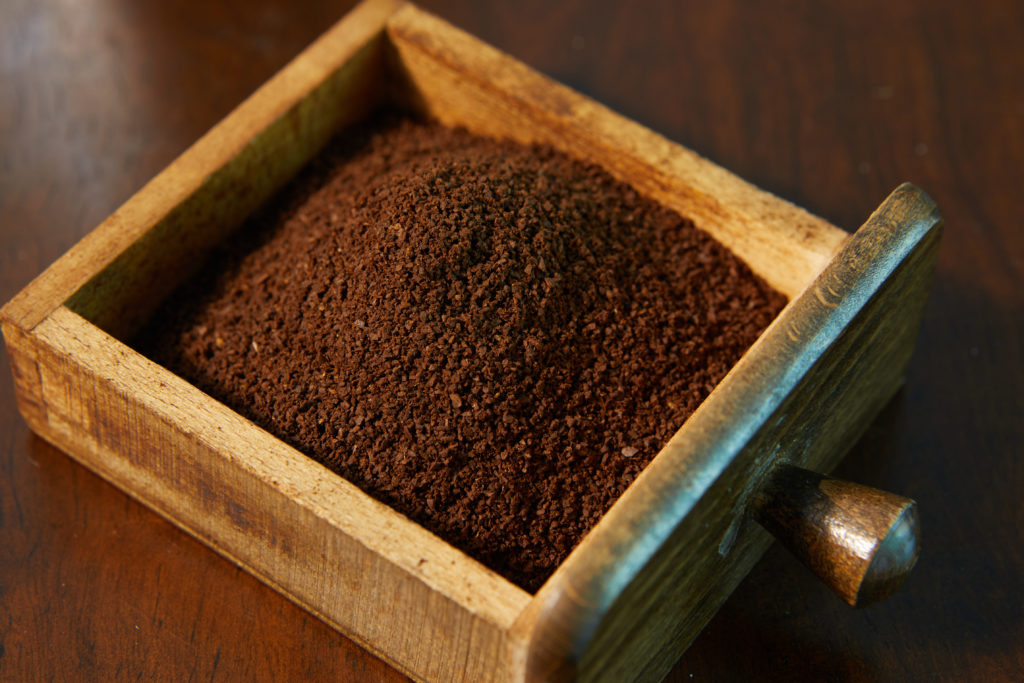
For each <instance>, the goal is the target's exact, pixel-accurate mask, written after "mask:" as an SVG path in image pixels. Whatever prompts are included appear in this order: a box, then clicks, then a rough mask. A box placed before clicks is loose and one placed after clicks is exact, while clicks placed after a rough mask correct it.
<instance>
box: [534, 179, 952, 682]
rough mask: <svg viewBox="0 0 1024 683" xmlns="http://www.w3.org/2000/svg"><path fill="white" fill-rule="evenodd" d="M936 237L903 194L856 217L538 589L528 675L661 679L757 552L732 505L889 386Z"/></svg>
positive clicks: (823, 463) (922, 205)
mask: <svg viewBox="0 0 1024 683" xmlns="http://www.w3.org/2000/svg"><path fill="white" fill-rule="evenodd" d="M940 234H941V221H940V218H939V216H938V214H937V211H936V209H935V206H934V204H933V203H932V202H931V200H930V199H929V198H928V197H927V196H925V195H923V194H922V193H921V192H920V191H919V190H918V189H917V188H914V187H913V186H911V185H904V186H901V187H900V188H898V189H897V190H896V191H894V192H893V193H892V195H890V197H889V198H888V199H887V200H886V201H885V202H884V203H883V205H882V206H881V207H879V209H878V210H877V211H876V212H875V213H874V214H872V216H871V218H870V219H869V220H868V221H867V222H866V223H865V224H864V226H863V227H862V228H861V229H860V230H858V231H857V233H856V234H855V235H854V236H853V238H852V239H851V240H850V241H849V242H848V243H847V244H846V246H845V247H844V248H843V249H842V250H841V251H840V252H839V254H837V255H836V258H835V259H834V260H833V262H832V263H831V264H829V266H828V267H827V268H826V269H825V270H824V271H823V272H822V274H821V275H820V276H819V277H818V278H817V279H816V280H815V281H814V282H813V283H812V284H811V285H810V286H808V287H807V290H806V291H805V292H804V293H803V294H802V295H801V296H800V297H799V298H798V299H796V300H794V301H792V302H791V303H790V305H789V306H788V307H787V308H786V309H785V310H784V311H783V312H782V313H781V314H780V315H779V317H778V318H777V319H776V320H775V322H774V323H772V325H771V326H770V327H769V328H768V330H766V331H765V333H764V334H763V335H762V337H761V338H760V339H759V340H758V341H757V342H755V344H754V346H752V347H751V349H750V350H749V351H748V352H747V353H746V354H745V355H744V356H743V358H742V359H741V360H740V361H739V363H737V365H736V366H735V367H734V368H733V369H732V370H731V371H730V373H729V374H728V375H727V376H726V378H725V379H724V380H722V382H721V383H720V384H719V385H718V386H717V387H716V388H715V390H714V391H713V392H712V393H711V395H709V396H708V398H707V399H706V400H705V401H704V403H703V404H701V406H700V408H698V409H697V411H696V412H695V413H694V414H693V415H692V416H691V417H690V419H689V420H687V422H686V423H685V424H684V425H683V426H682V427H681V428H680V430H679V431H678V432H677V433H676V435H675V436H673V438H672V439H671V441H670V442H669V444H668V445H667V446H666V448H665V449H664V450H663V451H662V452H661V453H660V454H659V455H658V457H657V458H656V459H655V460H654V461H653V462H652V463H651V464H650V465H649V466H648V467H647V468H646V469H645V470H644V472H643V473H641V475H640V476H639V477H638V478H637V480H636V481H635V482H634V483H633V485H632V486H630V488H629V489H627V491H626V492H625V493H624V494H623V495H622V497H621V498H620V499H619V501H618V502H617V503H616V505H615V506H614V507H613V508H612V509H611V510H610V511H609V512H608V513H607V514H606V515H605V517H603V518H602V519H601V521H600V522H598V524H597V526H596V527H595V528H594V529H593V531H591V533H590V534H588V536H587V537H586V538H585V539H584V540H583V542H582V543H581V544H580V545H579V546H578V547H577V548H576V549H575V550H574V551H573V554H572V555H570V557H569V558H568V559H567V560H566V562H565V563H564V564H563V565H562V566H561V567H559V569H558V570H557V571H556V573H555V576H554V577H553V578H552V579H551V581H549V582H548V584H547V585H545V586H544V588H542V589H541V591H540V593H538V596H537V598H538V601H541V600H542V601H543V611H542V612H541V614H540V615H539V616H538V617H537V625H536V627H534V629H533V633H532V641H531V649H530V652H529V659H528V661H527V666H528V668H529V669H530V670H532V671H535V672H537V674H536V675H538V676H539V677H547V676H555V677H558V678H565V679H567V680H568V679H576V678H580V679H585V680H608V681H615V680H629V679H632V678H634V677H636V678H638V679H640V680H648V679H658V678H660V677H661V676H663V675H664V674H665V673H666V672H667V671H668V669H669V668H670V667H671V665H672V663H673V662H675V661H676V659H677V658H678V657H679V656H680V655H681V654H682V652H683V650H684V649H685V648H686V647H687V645H689V643H690V641H691V640H692V639H693V638H694V637H696V635H697V633H699V631H700V629H701V628H703V626H704V623H705V621H706V620H707V619H708V618H710V616H711V614H713V613H714V610H715V609H716V608H717V606H718V605H719V604H720V603H721V602H724V601H725V598H726V597H727V596H728V595H729V593H730V592H731V591H732V589H733V587H734V586H735V584H736V583H737V582H738V581H739V580H740V579H742V577H743V576H744V573H745V570H746V569H749V567H750V566H751V565H752V564H753V562H754V561H755V560H756V557H757V555H756V553H757V549H758V548H760V549H761V550H763V549H764V547H765V545H764V538H763V536H760V534H761V533H762V532H761V530H760V529H756V528H752V525H751V524H750V523H749V520H748V519H747V518H746V514H745V512H744V511H745V510H746V508H747V507H748V505H749V504H750V500H751V498H752V497H753V496H754V495H755V493H756V492H757V490H758V489H759V488H760V487H761V486H762V484H763V482H764V480H765V478H766V477H767V475H768V474H769V473H770V471H771V469H772V468H773V467H774V466H775V465H776V464H777V463H779V462H792V463H794V464H798V465H799V466H801V467H808V468H810V469H813V470H822V471H828V470H829V469H831V468H832V467H834V466H835V465H836V463H838V461H839V459H840V458H841V457H842V456H843V455H844V454H845V452H846V450H847V449H848V448H849V446H850V445H851V444H852V443H853V441H854V439H856V437H857V436H859V435H860V434H861V433H862V431H863V430H864V428H865V427H866V426H867V424H868V423H869V422H870V420H871V419H872V418H874V416H875V415H876V414H877V413H878V411H879V410H880V409H881V408H882V406H883V405H884V404H885V402H886V401H888V399H889V398H890V397H891V396H892V394H893V393H894V392H895V391H896V389H897V388H898V387H899V385H900V383H901V381H902V376H903V371H904V369H905V367H906V364H907V361H908V360H909V357H910V353H911V351H912V349H913V343H914V338H915V336H916V332H917V322H918V321H919V320H920V316H921V312H922V310H923V307H924V302H925V299H926V296H927V292H928V288H929V286H930V283H931V271H932V266H933V265H934V261H935V256H936V250H937V248H938V243H939V235H940ZM666 634H671V637H669V638H666V637H665V635H666Z"/></svg>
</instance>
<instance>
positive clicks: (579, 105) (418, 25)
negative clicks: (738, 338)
mask: <svg viewBox="0 0 1024 683" xmlns="http://www.w3.org/2000/svg"><path fill="white" fill-rule="evenodd" d="M388 34H389V35H390V36H391V39H392V42H393V44H394V48H395V52H396V53H397V54H396V56H395V58H394V60H393V62H394V64H395V66H394V68H395V69H396V70H398V71H400V72H402V73H404V75H405V82H401V83H399V84H398V88H399V92H400V95H399V97H400V99H403V100H405V101H406V102H407V103H408V104H409V105H410V106H412V107H414V108H416V109H418V110H421V111H424V112H425V113H426V114H428V115H429V116H430V117H432V118H436V119H438V120H440V121H441V122H443V123H446V124H448V125H460V126H464V127H466V128H469V129H470V130H472V131H475V132H477V133H479V134H482V135H489V136H493V137H499V138H511V139H513V140H517V141H519V142H523V143H532V142H541V143H546V144H550V145H552V146H554V147H556V148H558V149H561V150H562V151H565V152H567V153H569V154H572V155H573V156H575V157H578V158H581V159H584V160H587V161H591V162H594V163H597V164H600V165H601V166H603V167H604V168H605V169H606V170H608V171H609V172H610V173H611V174H612V175H614V176H616V177H618V178H619V179H621V180H624V181H625V182H628V183H630V184H632V185H634V186H635V187H636V188H637V189H638V190H639V191H641V192H643V193H644V194H646V195H648V196H650V197H651V198H653V199H655V200H657V201H658V202H660V203H662V204H664V205H665V206H668V207H670V208H672V209H675V210H676V211H679V212H680V213H682V214H684V215H686V216H688V217H690V218H692V219H693V220H694V222H695V223H696V224H697V225H698V226H699V227H700V228H702V229H703V230H706V231H707V232H709V233H710V234H712V235H713V236H714V237H715V238H716V239H718V240H719V241H720V242H722V243H723V244H725V245H726V246H727V247H729V249H730V250H732V251H733V252H734V253H735V254H737V255H738V256H740V257H741V258H742V259H743V260H744V261H746V262H747V263H748V264H749V265H750V266H751V268H753V270H754V271H755V272H757V273H758V274H759V275H760V276H761V277H763V278H764V279H765V280H767V281H768V282H769V283H770V284H771V285H773V286H774V287H776V288H777V289H779V290H780V291H781V292H783V293H784V294H786V295H787V296H789V297H794V296H796V295H798V294H799V293H800V292H802V291H803V289H804V288H805V287H806V286H807V283H808V282H809V281H810V280H811V279H813V278H814V276H815V275H817V274H818V273H819V272H820V271H821V269H822V268H823V267H824V266H825V264H826V263H828V261H829V259H830V258H831V257H832V256H833V255H834V254H835V253H836V252H837V251H838V250H839V248H840V246H841V245H842V243H843V242H844V241H845V240H846V238H847V235H846V233H844V232H843V231H842V230H840V229H838V228H836V227H835V226H833V225H831V224H829V223H828V222H826V221H824V220H822V219H820V218H818V217H816V216H812V215H811V214H809V213H807V212H806V211H804V210H803V209H801V208H799V207H797V206H794V205H792V204H790V203H788V202H785V201H783V200H780V199H779V198H777V197H774V196H772V195H770V194H768V193H766V192H764V191H762V190H759V189H758V188H757V187H755V186H753V185H751V184H750V183H748V182H746V181H744V180H743V179H741V178H739V177H737V176H736V175H734V174H732V173H730V172H728V171H727V170H725V169H723V168H721V167H720V166H718V165H716V164H714V163H712V162H710V161H708V160H706V159H703V158H701V157H700V156H699V155H697V154H695V153H694V152H692V151H690V150H689V149H686V148H683V147H680V146H679V145H677V144H674V143H672V142H670V141H669V140H666V139H665V138H663V137H661V136H659V135H657V134H655V133H653V132H652V131H650V130H648V129H646V128H644V127H643V126H640V125H638V124H636V123H634V122H632V121H630V120H628V119H626V118H625V117H623V116H620V115H618V114H615V113H614V112H612V111H611V110H609V109H607V108H606V107H603V106H601V105H600V104H598V103H597V102H594V101H593V100H590V99H588V98H585V97H581V96H580V95H579V94H578V93H575V92H573V91H572V90H570V89H569V88H566V87H565V86H562V85H560V84H558V83H556V82H554V81H552V80H551V79H548V78H544V77H542V76H540V75H539V74H537V73H536V72H534V71H532V70H531V69H529V68H528V67H527V66H526V65H524V64H520V63H518V62H515V61H513V60H509V59H508V56H507V55H504V54H502V53H500V52H498V51H497V50H495V49H494V48H491V47H490V46H487V45H485V44H481V42H480V41H479V40H477V39H475V38H473V37H472V36H470V35H468V34H466V33H465V32H463V31H460V30H457V29H453V28H452V27H451V26H449V25H447V24H446V23H445V22H443V21H441V20H439V19H438V18H436V17H433V16H431V15H430V14H427V13H425V12H423V11H420V10H419V9H418V8H416V7H413V6H408V7H405V8H403V9H402V10H401V11H399V12H397V13H395V15H394V16H393V17H392V18H391V19H390V20H389V21H388ZM751 226H756V229H751Z"/></svg>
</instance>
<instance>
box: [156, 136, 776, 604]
mask: <svg viewBox="0 0 1024 683" xmlns="http://www.w3.org/2000/svg"><path fill="white" fill-rule="evenodd" d="M784 303H785V300H784V298H783V297H782V296H781V295H780V294H778V293H776V292H775V291H773V290H772V289H771V288H770V287H768V286H767V285H766V284H765V283H764V282H763V281H761V280H760V279H758V278H757V277H756V276H755V275H753V274H752V273H751V271H750V270H749V268H747V266H746V265H744V264H743V263H742V262H741V261H739V260H738V259H737V258H736V257H734V256H733V255H732V254H731V253H730V252H728V251H727V250H726V249H725V248H724V247H722V246H721V245H720V244H718V243H717V242H715V241H714V240H713V239H711V238H710V237H709V236H708V235H706V234H705V233H703V232H701V231H700V230H698V229H696V228H695V227H694V225H693V224H692V223H691V222H690V221H689V220H687V219H685V218H682V217H680V216H679V215H678V214H675V213H673V212H671V211H669V210H666V209H664V208H662V207H660V206H659V205H657V204H655V203H654V202H652V201H650V200H648V199H646V198H644V197H641V196H639V195H638V194H637V193H636V192H635V191H634V190H632V189H631V188H630V187H629V186H627V185H625V184H623V183H621V182H618V181H616V180H614V179H613V178H612V177H611V176H609V175H608V174H607V173H606V172H604V171H603V170H601V169H600V168H598V167H597V166H593V165H587V164H584V163H580V162H578V161H575V160H572V159H570V158H568V157H566V156H565V155H563V154H561V153H559V152H556V151H554V150H553V149H551V148H548V147H544V146H533V147H526V146H520V145H517V144H513V143H510V142H498V141H494V140H489V139H484V138H480V137H476V136H473V135H471V134H469V133H467V132H465V131H462V130H450V129H447V128H444V127H442V126H440V125H436V124H422V123H417V122H413V121H410V120H406V119H394V118H391V119H386V120H385V122H383V123H379V124H378V125H377V126H376V127H375V128H367V129H362V130H360V131H356V132H354V133H351V134H346V135H345V136H343V137H342V138H340V139H339V140H338V141H335V142H334V143H332V144H331V145H330V146H329V147H328V149H326V150H325V151H324V152H323V153H321V154H320V155H319V156H318V157H317V158H316V159H315V160H314V161H313V162H312V163H311V164H310V165H309V166H308V167H307V169H306V170H305V171H303V173H301V174H300V175H299V176H298V177H297V178H296V179H295V180H294V181H293V182H292V184H291V185H290V186H289V187H288V188H286V189H285V190H284V191H283V192H282V193H281V194H280V195H279V197H278V198H277V199H276V200H275V201H274V202H273V203H272V204H271V205H270V206H268V207H267V208H265V209H263V210H261V211H260V212H259V213H258V214H257V215H256V216H255V217H253V218H252V219H251V220H250V224H249V225H247V226H246V228H245V229H243V230H242V231H241V233H240V237H238V238H237V239H235V240H234V241H232V242H231V243H230V244H229V245H227V246H226V247H225V248H224V250H223V251H221V252H219V253H218V254H217V255H216V256H215V257H214V258H213V259H212V260H211V262H210V263H209V264H208V265H207V266H206V268H205V269H204V270H203V272H202V273H201V275H200V276H198V277H196V278H193V279H192V280H191V281H190V283H189V284H187V285H186V286H185V287H184V288H182V289H181V290H179V291H178V292H177V293H176V294H175V295H174V296H173V297H172V298H171V300H170V301H169V302H167V303H166V304H165V305H164V307H163V308H162V309H161V310H160V311H159V312H158V313H157V314H156V315H155V316H154V319H153V320H152V321H151V322H150V324H149V326H148V327H147V328H146V329H145V330H144V331H143V332H142V334H141V335H140V337H139V338H138V339H137V344H138V346H139V348H140V350H142V351H143V352H144V353H146V354H148V355H149V356H150V357H151V358H153V359H154V360H156V361H158V362H160V363H162V364H163V365H165V366H166V367H168V368H170V369H171V370H172V371H174V372H176V373H177V374H179V375H181V376H182V377H184V378H186V379H188V380H189V381H191V382H192V383H194V384H195V385H196V386H198V387H200V388H201V389H203V390H204V391H206V392H207V393H209V394H210V395H212V396H214V397H215V398H217V399H219V400H220V401H222V402H224V403H226V404H227V405H229V406H230V407H232V408H233V409H235V410H237V411H238V412H240V413H241V414H243V415H245V416H246V417H248V418H249V419H251V420H253V421H254V422H256V423H257V424H259V425H260V426H262V427H264V428H265V429H267V430H268V431H270V432H272V433H273V434H275V435H277V436H278V437H280V438H281V439H283V440H285V441H287V442H289V443H291V444H292V445H294V446H295V447H296V448H298V449H299V450H301V451H303V452H304V453H306V454H308V455H309V456H311V457H313V458H315V459H316V460H318V461H319V462H321V463H323V464H324V465H326V466H327V467H329V468H331V469H332V470H334V471H335V472H337V473H339V474H340V475H342V476H344V477H345V478H347V479H348V480H349V481H351V482H353V483H355V484H356V485H358V486H359V487H360V488H362V489H363V490H364V491H366V492H367V493H368V494H370V495H372V496H373V497H375V498H377V499H378V500H381V501H383V502H385V503H387V504H388V505H390V506H391V507H393V508H394V509H396V510H398V511H400V512H402V513H404V514H405V515H407V516H408V517H410V518H411V519H413V520H415V521H416V522H418V523H420V524H422V525H423V526H424V527H426V528H427V529H430V530H431V531H433V532H435V533H436V534H437V535H438V536H440V537H441V538H443V539H445V540H446V541H448V542H449V543H451V544H453V545H454V546H456V547H458V548H460V549H462V550H463V551H465V552H466V553H468V554H469V555H471V556H473V557H475V558H477V559H478V560H480V561H481V562H483V563H484V564H485V565H487V566H489V567H491V568H492V569H494V570H495V571H497V572H499V573H500V574H502V575H504V576H505V577H507V578H508V579H510V580H511V581H513V582H515V583H517V584H519V585H520V586H522V587H523V588H525V589H527V590H529V591H535V590H536V589H537V588H538V587H539V586H540V584H541V583H543V581H544V580H545V579H546V578H547V577H548V576H549V575H550V574H551V572H552V571H553V570H554V569H555V567H556V566H557V565H558V564H559V563H560V562H561V561H562V560H564V559H565V557H566V556H567V555H568V553H569V551H570V550H572V548H573V547H574V546H575V545H576V544H577V543H578V542H579V541H580V539H581V538H582V537H583V535H584V534H585V533H586V532H587V531H588V530H589V529H590V528H591V527H592V526H593V525H594V524H595V523H596V522H597V520H598V519H599V518H600V517H601V515H602V514H603V513H604V512H605V511H606V510H607V509H608V508H609V507H610V506H611V504H612V503H613V502H614V501H615V499H616V498H617V497H618V496H619V495H620V494H621V493H622V492H623V491H624V490H625V489H626V487H627V486H628V485H629V484H630V482H632V481H633V479H634V478H635V477H636V476H637V474H639V472H640V471H641V470H642V469H643V468H644V466H645V465H646V464H647V463H648V462H649V461H650V460H651V458H652V457H653V456H654V455H655V454H656V453H657V452H658V450H659V449H660V448H661V447H662V446H663V445H664V444H665V443H666V442H667V441H668V439H669V438H670V437H671V436H672V434H673V433H674V432H675V430H676V429H678V428H679V426H680V425H681V424H682V423H683V421H684V420H685V419H686V418H687V416H689V415H690V414H691V413H692V412H693V410H694V409H695V408H696V407H697V406H698V404H699V403H700V402H701V401H702V400H703V399H704V397H705V396H707V394H708V393H709V392H710V391H711V389H712V388H713V387H714V386H715V384H716V383H717V382H718V381H719V380H720V379H721V378H722V377H723V376H724V375H725V373H726V372H727V371H728V370H729V368H730V367H731V366H732V365H733V364H734V363H735V362H736V360H737V359H739V357H740V356H741V355H742V354H743V352H744V351H745V350H746V349H747V347H749V346H750V344H751V343H752V342H753V341H754V339H755V338H756V337H757V336H758V335H759V334H760V333H761V331H762V330H763V329H764V327H765V326H766V325H767V324H768V323H769V322H770V321H771V320H772V319H773V318H774V317H775V315H777V313H778V312H779V310H780V309H781V308H782V306H783V305H784Z"/></svg>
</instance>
